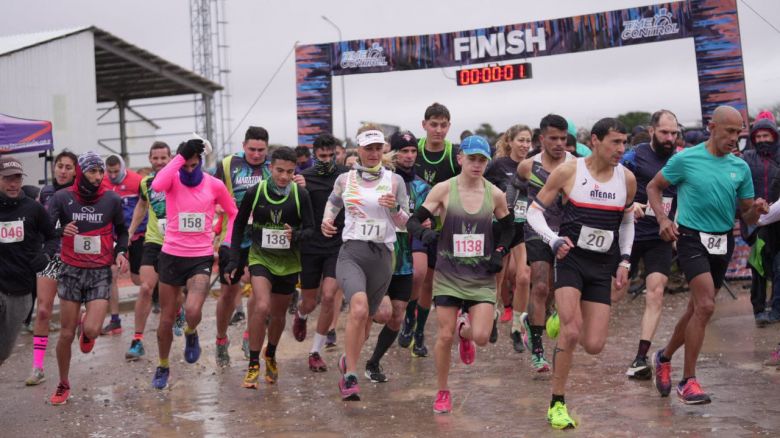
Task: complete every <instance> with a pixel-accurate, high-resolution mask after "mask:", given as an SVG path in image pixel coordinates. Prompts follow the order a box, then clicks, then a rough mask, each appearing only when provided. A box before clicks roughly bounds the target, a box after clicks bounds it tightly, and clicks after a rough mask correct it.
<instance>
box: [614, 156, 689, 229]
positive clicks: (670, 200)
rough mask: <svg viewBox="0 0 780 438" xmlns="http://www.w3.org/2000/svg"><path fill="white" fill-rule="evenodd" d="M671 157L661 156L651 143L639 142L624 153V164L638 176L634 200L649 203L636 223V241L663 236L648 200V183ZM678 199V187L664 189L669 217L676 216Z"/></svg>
mask: <svg viewBox="0 0 780 438" xmlns="http://www.w3.org/2000/svg"><path fill="white" fill-rule="evenodd" d="M669 158H670V157H666V158H662V157H659V156H658V154H656V153H655V152H654V151H653V149H652V148H651V147H650V143H641V144H638V145H637V146H636V147H635V148H634V149H631V150H630V151H628V152H626V153H625V154H624V155H623V165H624V166H626V168H627V169H628V170H630V171H631V172H633V174H634V176H635V177H636V195H635V196H634V202H638V203H640V204H647V207H646V208H645V216H644V217H642V218H641V219H639V220H638V221H636V223H635V224H634V240H636V241H644V240H661V236H660V235H659V234H658V232H659V228H658V221H657V220H656V217H655V212H654V211H653V209H652V208H650V204H649V203H648V202H647V184H649V183H650V181H651V180H652V179H653V178H655V175H656V174H657V173H658V172H659V171H660V170H661V169H662V168H663V167H664V164H666V163H667V161H669ZM676 199H677V188H676V187H675V186H669V187H667V188H666V189H664V192H663V194H662V201H664V202H663V205H664V208H665V209H667V208H668V209H667V211H666V215H667V216H669V218H674V213H675V210H676V207H677V202H676Z"/></svg>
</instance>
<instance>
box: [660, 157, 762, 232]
mask: <svg viewBox="0 0 780 438" xmlns="http://www.w3.org/2000/svg"><path fill="white" fill-rule="evenodd" d="M661 172H663V176H664V178H666V180H667V181H669V183H671V184H674V185H676V186H677V201H678V207H677V223H679V224H680V225H683V226H685V227H687V228H691V229H693V230H697V231H704V232H706V233H713V234H715V233H717V234H723V233H727V232H730V231H731V229H732V228H733V227H734V216H735V214H736V210H737V202H736V200H737V199H752V198H753V195H754V194H753V181H752V179H751V177H750V168H749V167H748V165H747V164H746V163H745V162H744V161H743V160H741V159H739V158H737V157H736V156H734V155H733V154H727V155H725V156H723V157H716V156H715V155H712V154H711V153H710V152H709V151H708V150H707V144H706V143H700V144H698V145H696V146H693V147H690V148H688V149H685V150H683V151H682V152H679V153H677V154H675V155H674V156H672V158H671V159H669V161H668V162H667V163H666V165H665V166H664V168H663V170H662V171H661Z"/></svg>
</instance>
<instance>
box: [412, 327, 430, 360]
mask: <svg viewBox="0 0 780 438" xmlns="http://www.w3.org/2000/svg"><path fill="white" fill-rule="evenodd" d="M411 348H412V357H426V356H428V347H426V346H425V333H417V332H415V333H414V335H412V344H411Z"/></svg>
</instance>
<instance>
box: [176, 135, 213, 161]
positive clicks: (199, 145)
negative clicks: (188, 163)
mask: <svg viewBox="0 0 780 438" xmlns="http://www.w3.org/2000/svg"><path fill="white" fill-rule="evenodd" d="M204 150H206V145H204V144H203V140H201V139H198V138H193V139H192V140H187V142H186V143H184V144H182V145H181V146H179V151H178V152H179V155H181V156H182V157H184V159H185V160H189V159H190V158H192V157H194V156H196V155H200V154H202V153H203V151H204Z"/></svg>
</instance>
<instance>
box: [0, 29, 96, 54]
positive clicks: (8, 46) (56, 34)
mask: <svg viewBox="0 0 780 438" xmlns="http://www.w3.org/2000/svg"><path fill="white" fill-rule="evenodd" d="M91 28H92V27H91V26H79V27H72V28H69V29H60V30H50V31H46V32H36V33H25V34H19V35H6V36H0V56H4V55H8V54H10V53H13V52H18V51H19V50H23V49H27V48H30V47H34V46H37V45H39V44H43V43H48V42H49V41H53V40H56V39H60V38H64V37H66V36H70V35H73V34H76V33H79V32H84V31H85V30H89V29H91Z"/></svg>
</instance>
